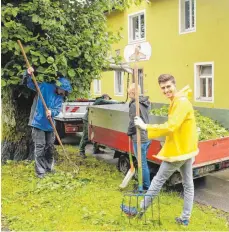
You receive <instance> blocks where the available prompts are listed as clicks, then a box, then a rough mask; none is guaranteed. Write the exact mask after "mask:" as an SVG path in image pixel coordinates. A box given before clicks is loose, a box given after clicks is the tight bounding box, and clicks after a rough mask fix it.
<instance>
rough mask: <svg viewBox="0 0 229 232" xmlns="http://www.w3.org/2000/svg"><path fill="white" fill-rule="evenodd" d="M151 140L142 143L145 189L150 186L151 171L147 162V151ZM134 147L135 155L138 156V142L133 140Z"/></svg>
mask: <svg viewBox="0 0 229 232" xmlns="http://www.w3.org/2000/svg"><path fill="white" fill-rule="evenodd" d="M149 145H150V142H146V143H141V153H142V177H143V189H144V190H147V189H148V188H149V186H150V173H149V167H148V163H147V159H146V157H147V152H148V148H149ZM133 147H134V155H135V157H136V158H137V157H138V155H137V154H138V152H137V143H135V142H133Z"/></svg>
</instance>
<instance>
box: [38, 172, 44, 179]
mask: <svg viewBox="0 0 229 232" xmlns="http://www.w3.org/2000/svg"><path fill="white" fill-rule="evenodd" d="M37 177H38V178H40V179H43V178H44V177H45V174H44V173H42V174H37Z"/></svg>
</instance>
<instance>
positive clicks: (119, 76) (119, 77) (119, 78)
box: [114, 71, 124, 96]
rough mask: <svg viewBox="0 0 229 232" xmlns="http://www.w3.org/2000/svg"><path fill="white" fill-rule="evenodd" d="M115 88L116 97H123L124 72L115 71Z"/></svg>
mask: <svg viewBox="0 0 229 232" xmlns="http://www.w3.org/2000/svg"><path fill="white" fill-rule="evenodd" d="M114 86H115V95H119V96H120V95H123V92H124V85H123V72H120V71H115V75H114Z"/></svg>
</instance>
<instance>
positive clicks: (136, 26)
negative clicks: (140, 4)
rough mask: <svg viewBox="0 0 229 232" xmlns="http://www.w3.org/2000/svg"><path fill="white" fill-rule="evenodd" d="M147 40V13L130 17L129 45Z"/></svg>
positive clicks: (142, 12) (139, 13) (143, 12)
mask: <svg viewBox="0 0 229 232" xmlns="http://www.w3.org/2000/svg"><path fill="white" fill-rule="evenodd" d="M142 40H145V11H141V12H138V13H135V14H131V15H129V43H132V42H138V41H142Z"/></svg>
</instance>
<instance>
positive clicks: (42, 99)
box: [17, 40, 68, 158]
mask: <svg viewBox="0 0 229 232" xmlns="http://www.w3.org/2000/svg"><path fill="white" fill-rule="evenodd" d="M17 42H18V45H19V46H20V48H21V52H22V55H23V56H24V59H25V62H26V65H27V68H30V67H31V65H30V63H29V61H28V59H27V56H26V54H25V50H24V48H23V46H22V43H21V41H20V40H18V41H17ZM31 76H32V80H33V82H34V85H35V87H36V90H37V92H38V95H39V97H40V98H41V101H42V103H43V106H44V108H45V111H47V110H48V107H47V105H46V103H45V100H44V98H43V96H42V93H41V91H40V88H39V86H38V84H37V80H36V78H35V76H34V74H33V72H32V74H31ZM49 121H50V123H51V125H52V128H53V130H54V133H55V135H56V138H57V140H58V142H59V144H60V145H61V147H62V149H63V151H64V153H65V154H66V152H65V149H64V146H63V144H62V142H61V140H60V136H59V134H58V132H57V130H56V127H55V125H54V122H53V120H52V118H49ZM67 158H68V156H67Z"/></svg>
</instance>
